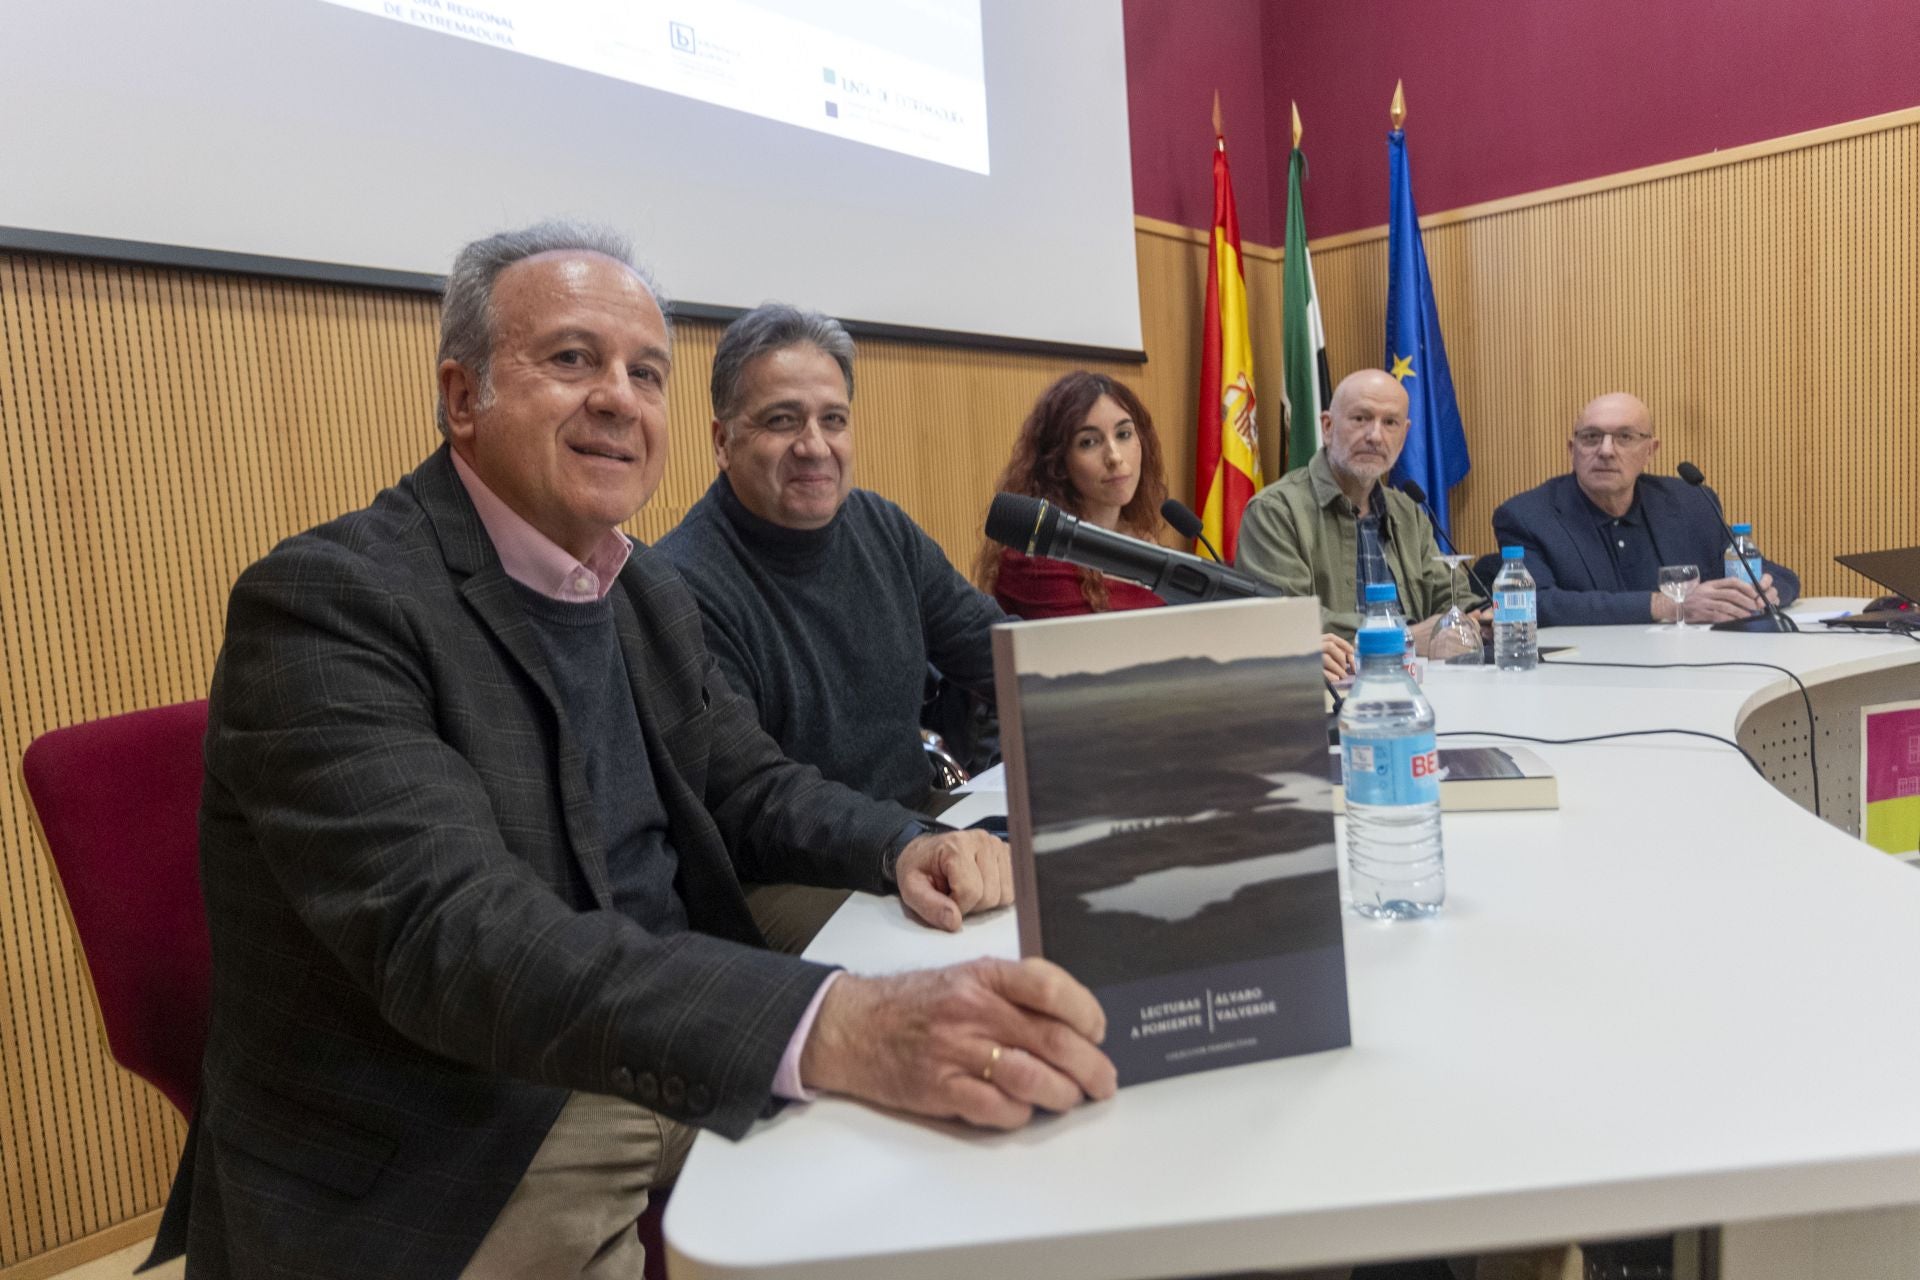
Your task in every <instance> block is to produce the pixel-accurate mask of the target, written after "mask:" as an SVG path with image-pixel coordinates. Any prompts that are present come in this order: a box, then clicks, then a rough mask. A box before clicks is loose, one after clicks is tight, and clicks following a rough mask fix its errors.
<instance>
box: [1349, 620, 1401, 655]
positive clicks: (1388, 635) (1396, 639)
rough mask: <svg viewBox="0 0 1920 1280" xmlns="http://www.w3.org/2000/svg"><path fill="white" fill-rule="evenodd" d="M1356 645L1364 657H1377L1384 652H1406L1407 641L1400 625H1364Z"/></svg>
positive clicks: (1357, 636)
mask: <svg viewBox="0 0 1920 1280" xmlns="http://www.w3.org/2000/svg"><path fill="white" fill-rule="evenodd" d="M1354 647H1355V648H1357V649H1359V650H1360V656H1361V657H1363V658H1368V657H1377V656H1379V655H1380V654H1383V653H1405V652H1406V651H1407V641H1406V637H1405V636H1404V635H1403V634H1402V633H1401V630H1400V628H1398V627H1362V628H1361V629H1360V631H1359V632H1358V633H1357V635H1356V637H1355V642H1354Z"/></svg>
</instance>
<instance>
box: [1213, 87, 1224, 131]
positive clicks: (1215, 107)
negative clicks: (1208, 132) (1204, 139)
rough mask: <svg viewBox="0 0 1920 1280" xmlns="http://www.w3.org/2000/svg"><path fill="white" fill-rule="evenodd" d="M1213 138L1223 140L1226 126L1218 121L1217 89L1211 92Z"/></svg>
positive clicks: (1218, 92)
mask: <svg viewBox="0 0 1920 1280" xmlns="http://www.w3.org/2000/svg"><path fill="white" fill-rule="evenodd" d="M1213 136H1214V137H1216V138H1224V137H1226V136H1227V126H1226V125H1224V124H1222V123H1221V121H1220V91H1219V90H1218V89H1215V90H1214V91H1213Z"/></svg>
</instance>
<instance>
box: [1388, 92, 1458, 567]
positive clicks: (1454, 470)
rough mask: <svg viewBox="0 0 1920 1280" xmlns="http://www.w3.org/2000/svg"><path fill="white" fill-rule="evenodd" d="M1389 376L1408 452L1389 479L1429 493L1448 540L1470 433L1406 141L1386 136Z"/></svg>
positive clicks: (1399, 134) (1402, 135)
mask: <svg viewBox="0 0 1920 1280" xmlns="http://www.w3.org/2000/svg"><path fill="white" fill-rule="evenodd" d="M1387 157H1388V172H1389V181H1390V183H1391V186H1392V194H1391V196H1390V197H1389V200H1388V206H1389V215H1388V220H1387V372H1389V373H1391V374H1392V375H1393V376H1394V377H1396V378H1398V379H1399V380H1400V385H1401V386H1403V387H1405V388H1406V389H1407V447H1406V448H1405V449H1402V450H1401V451H1400V461H1399V462H1397V463H1395V464H1394V467H1393V479H1394V481H1395V482H1396V483H1397V482H1399V481H1401V480H1411V481H1413V482H1414V483H1415V484H1417V485H1419V486H1420V487H1421V488H1422V489H1424V490H1426V492H1427V500H1428V501H1429V502H1431V503H1432V504H1433V511H1434V515H1435V516H1436V517H1437V518H1438V521H1439V525H1440V529H1441V531H1442V532H1443V533H1451V528H1450V525H1449V522H1448V518H1447V491H1448V490H1450V489H1452V488H1453V486H1454V485H1456V484H1459V483H1460V481H1462V480H1463V479H1465V478H1466V474H1467V470H1468V468H1469V467H1471V466H1472V463H1471V462H1470V461H1469V460H1468V458H1467V433H1466V431H1465V430H1464V429H1463V428H1462V427H1461V425H1460V406H1459V405H1458V404H1457V403H1455V401H1454V398H1453V374H1452V372H1451V371H1449V370H1448V368H1447V348H1446V344H1445V343H1443V342H1442V341H1441V340H1440V317H1439V314H1438V313H1437V312H1436V311H1435V310H1434V306H1433V280H1432V279H1431V277H1429V276H1428V275H1427V250H1426V246H1425V245H1423V244H1422V243H1421V242H1420V215H1419V214H1417V213H1416V212H1414V208H1413V174H1412V171H1411V170H1410V169H1408V167H1407V135H1406V132H1405V131H1404V130H1401V129H1395V130H1393V131H1392V132H1391V133H1389V134H1387Z"/></svg>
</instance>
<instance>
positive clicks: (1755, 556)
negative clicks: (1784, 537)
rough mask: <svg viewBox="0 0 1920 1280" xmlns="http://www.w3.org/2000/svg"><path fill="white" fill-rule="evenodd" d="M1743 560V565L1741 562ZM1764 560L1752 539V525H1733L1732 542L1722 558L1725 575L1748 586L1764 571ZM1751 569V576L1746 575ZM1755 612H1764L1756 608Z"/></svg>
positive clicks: (1758, 579)
mask: <svg viewBox="0 0 1920 1280" xmlns="http://www.w3.org/2000/svg"><path fill="white" fill-rule="evenodd" d="M1743 561H1744V562H1745V563H1744V565H1743V564H1742V562H1743ZM1766 563H1767V562H1766V561H1765V560H1764V559H1763V558H1762V557H1761V555H1760V547H1759V545H1758V544H1757V543H1755V542H1754V540H1753V526H1752V525H1750V524H1736V525H1734V526H1733V544H1732V545H1731V546H1729V547H1728V548H1727V549H1726V552H1725V553H1724V560H1723V565H1722V568H1723V571H1724V572H1725V575H1726V576H1727V577H1729V578H1732V579H1733V580H1734V581H1736V582H1744V583H1746V584H1747V585H1748V586H1749V587H1751V586H1754V584H1755V583H1757V582H1759V581H1760V576H1761V575H1762V574H1764V573H1765V572H1766V568H1765V565H1766ZM1748 569H1751V570H1753V576H1752V577H1751V578H1749V577H1748V576H1747V570H1748ZM1754 612H1755V613H1761V612H1764V611H1763V610H1759V609H1756V610H1754Z"/></svg>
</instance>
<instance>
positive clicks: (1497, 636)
mask: <svg viewBox="0 0 1920 1280" xmlns="http://www.w3.org/2000/svg"><path fill="white" fill-rule="evenodd" d="M1525 556H1526V549H1525V548H1523V547H1502V548H1500V576H1499V577H1497V578H1495V579H1494V580H1493V665H1494V666H1496V667H1498V668H1500V670H1502V671H1531V670H1533V669H1534V668H1535V667H1537V666H1539V665H1540V640H1539V636H1538V631H1539V628H1538V627H1537V626H1536V625H1535V623H1536V621H1537V620H1538V618H1539V610H1538V607H1537V603H1536V602H1537V599H1538V596H1537V593H1536V592H1535V591H1534V589H1533V575H1532V574H1530V573H1528V572H1527V562H1526V559H1525Z"/></svg>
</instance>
